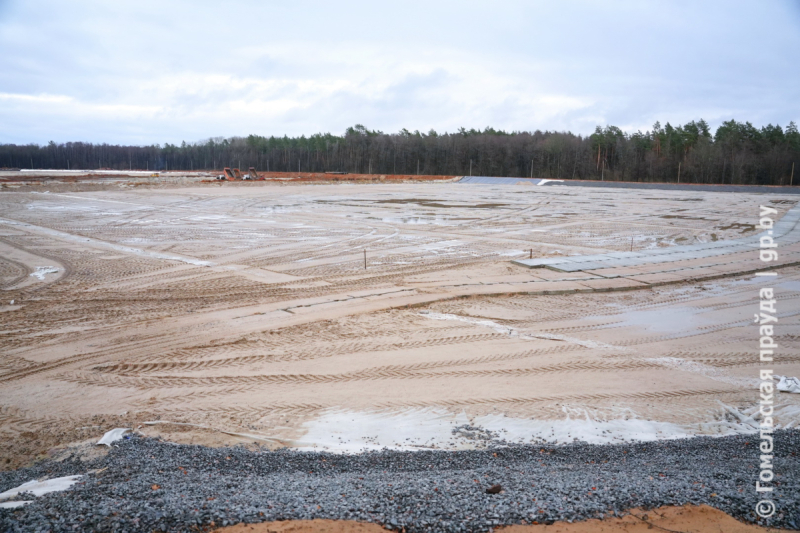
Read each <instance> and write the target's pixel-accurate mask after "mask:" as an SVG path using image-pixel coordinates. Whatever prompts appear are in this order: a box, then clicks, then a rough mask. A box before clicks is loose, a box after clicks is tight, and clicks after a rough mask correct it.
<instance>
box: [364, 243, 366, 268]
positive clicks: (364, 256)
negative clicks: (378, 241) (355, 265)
mask: <svg viewBox="0 0 800 533" xmlns="http://www.w3.org/2000/svg"><path fill="white" fill-rule="evenodd" d="M366 269H367V249H366V248H364V270H366Z"/></svg>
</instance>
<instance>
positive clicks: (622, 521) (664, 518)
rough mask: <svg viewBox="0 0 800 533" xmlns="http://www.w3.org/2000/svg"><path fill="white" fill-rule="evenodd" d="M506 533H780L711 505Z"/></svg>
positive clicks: (257, 531)
mask: <svg viewBox="0 0 800 533" xmlns="http://www.w3.org/2000/svg"><path fill="white" fill-rule="evenodd" d="M216 531H217V532H219V533H223V532H224V533H250V532H253V533H379V532H381V531H385V530H384V529H383V528H382V527H381V526H379V525H377V524H367V523H363V522H352V521H348V520H287V521H282V522H264V523H262V524H237V525H235V526H230V527H224V528H220V529H217V530H216ZM497 531H502V533H538V532H543V533H544V532H547V533H651V532H658V531H670V532H673V533H677V532H680V533H722V532H724V533H757V532H764V531H777V530H775V529H771V528H763V527H759V526H754V525H751V524H743V523H742V522H739V521H737V520H735V519H734V518H732V517H730V516H728V515H727V514H725V513H723V512H722V511H720V510H718V509H714V508H713V507H709V506H707V505H700V506H699V507H698V506H693V505H688V506H684V507H660V508H658V509H652V510H650V511H642V510H641V509H634V510H632V511H631V514H629V515H627V516H624V517H622V518H607V519H604V520H586V521H585V522H576V523H572V524H569V523H566V522H558V523H555V524H552V525H548V526H546V525H541V524H538V525H526V526H508V527H504V528H500V529H498V530H497Z"/></svg>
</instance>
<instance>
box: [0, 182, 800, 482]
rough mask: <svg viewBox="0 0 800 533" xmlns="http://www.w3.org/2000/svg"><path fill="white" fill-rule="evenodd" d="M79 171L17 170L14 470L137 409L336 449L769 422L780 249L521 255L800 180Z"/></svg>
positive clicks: (782, 202)
mask: <svg viewBox="0 0 800 533" xmlns="http://www.w3.org/2000/svg"><path fill="white" fill-rule="evenodd" d="M70 187H72V186H70V185H63V184H62V185H52V186H49V185H47V184H46V183H45V184H44V185H39V186H32V185H31V186H27V185H23V186H20V187H19V188H18V189H15V192H7V191H4V192H2V193H0V251H2V254H0V288H2V291H0V317H1V318H2V320H1V321H0V322H2V326H0V354H1V355H0V436H2V438H1V439H0V440H2V445H0V463H3V462H4V464H0V467H3V468H11V467H14V466H18V465H20V464H24V463H25V461H28V460H30V459H32V458H35V457H37V456H41V455H43V454H48V453H50V454H53V453H57V452H58V450H59V449H60V448H59V447H62V446H64V445H66V444H68V443H70V442H84V441H86V440H88V439H91V438H95V437H96V438H99V437H100V436H101V435H102V434H103V432H104V431H106V430H108V429H111V428H113V427H132V428H134V429H135V430H137V431H139V432H141V433H144V434H147V435H161V436H163V437H165V438H168V439H171V440H175V441H178V442H194V443H202V444H210V445H221V444H230V443H253V442H257V443H260V444H267V445H269V446H274V447H278V446H292V447H296V448H301V449H326V450H331V451H357V450H359V449H363V448H380V447H383V446H389V447H395V448H400V449H421V448H435V449H463V448H472V447H480V446H481V443H482V442H483V441H482V440H481V439H480V438H478V437H476V436H475V435H472V436H469V435H464V434H460V435H454V434H453V429H454V428H455V427H456V426H458V425H460V424H464V423H470V424H473V425H479V426H481V427H483V428H486V429H487V430H489V431H492V432H493V434H494V435H496V436H497V437H498V438H505V439H507V440H509V441H514V442H570V441H572V440H575V439H580V440H587V441H589V442H620V441H624V440H630V439H640V440H648V439H659V438H674V437H680V436H687V435H695V434H730V433H739V432H752V431H753V429H754V428H753V423H754V422H753V420H752V419H751V418H750V417H751V416H752V415H754V414H755V410H756V407H757V401H758V395H757V391H756V389H755V387H756V386H757V377H758V368H759V362H758V360H757V354H755V353H754V351H753V346H754V344H753V343H754V342H756V340H757V337H756V332H755V330H754V329H753V328H752V327H751V323H752V320H753V313H754V312H755V311H756V310H757V309H756V308H757V300H758V288H759V287H761V286H763V285H764V280H763V279H760V278H757V277H755V276H754V274H753V272H754V271H755V270H757V269H759V268H763V264H761V263H760V261H759V260H758V256H757V251H756V250H753V251H752V252H742V253H738V254H731V255H729V256H723V257H721V258H720V257H717V258H714V259H713V260H711V259H703V258H700V259H687V260H683V261H678V262H675V263H671V264H669V265H668V268H665V266H664V265H663V264H660V265H654V266H652V267H649V266H647V265H644V266H639V267H636V268H629V267H625V268H617V269H606V270H604V271H579V272H570V273H566V272H556V271H553V270H549V269H528V268H524V267H521V266H518V265H514V264H512V263H511V260H512V259H516V258H525V257H529V256H530V255H533V256H534V257H569V256H573V255H585V254H599V253H609V252H624V251H630V250H631V249H633V250H644V249H667V248H670V247H674V246H680V245H683V244H693V243H702V242H718V241H723V240H735V239H738V238H742V237H745V236H748V235H753V234H754V233H755V232H756V229H755V224H756V223H757V217H758V213H759V206H760V205H769V206H771V207H774V208H775V209H777V210H778V215H777V217H780V216H781V215H782V214H783V213H785V212H786V211H787V210H788V209H790V208H792V207H793V206H794V204H795V202H796V198H793V197H789V196H781V195H779V194H731V193H713V192H696V193H687V192H670V191H654V190H642V191H639V190H627V189H625V190H623V189H612V190H609V189H592V188H581V189H574V188H570V189H567V188H559V187H557V186H549V187H530V186H527V187H523V186H513V185H512V186H487V185H464V184H457V183H414V184H395V183H391V184H390V183H383V184H373V185H351V184H339V185H307V184H288V185H286V184H284V185H281V184H275V183H248V184H241V185H240V184H227V183H226V184H218V183H209V184H194V185H187V186H183V187H177V186H171V187H150V186H142V185H141V184H140V183H137V182H130V181H125V179H124V178H120V179H119V180H118V181H117V182H115V183H114V184H111V185H108V184H106V185H98V186H97V187H95V188H94V189H93V190H82V189H81V188H80V187H78V186H77V185H76V186H74V187H72V188H70ZM365 251H366V268H365V266H364V252H365ZM798 257H800V248H799V247H798V245H797V244H791V245H789V244H787V245H786V246H783V247H782V248H781V260H780V261H779V267H780V268H779V277H778V278H777V279H775V280H774V281H775V283H776V284H777V285H776V292H777V294H779V304H778V308H779V313H780V317H781V318H780V325H779V326H778V329H777V336H778V337H777V338H778V342H779V344H780V345H781V350H780V355H779V357H778V358H776V362H775V365H774V370H775V372H776V373H778V374H786V375H800V343H799V342H798V339H799V338H800V327H798V326H797V320H796V316H797V315H798V313H800V306H798V304H797V301H798V297H800V269H798V267H797V266H794V265H795V264H796V263H797V262H798V261H800V260H798ZM42 267H48V268H49V270H47V271H46V272H45V270H42V269H41V268H42ZM37 269H39V270H37ZM36 272H39V274H40V276H36V275H32V274H35V273H36ZM39 277H41V279H39ZM12 301H13V303H11V302H12ZM796 396H798V395H786V394H783V395H779V396H778V397H777V400H778V403H777V406H776V421H777V422H778V423H779V424H783V425H788V424H793V423H796V422H797V421H798V420H799V419H800V401H798V398H797V397H796ZM151 421H160V422H162V423H161V424H150V425H148V424H145V422H151ZM748 421H749V422H748ZM165 422H178V423H180V424H182V425H175V424H168V423H165Z"/></svg>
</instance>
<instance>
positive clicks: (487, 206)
mask: <svg viewBox="0 0 800 533" xmlns="http://www.w3.org/2000/svg"><path fill="white" fill-rule="evenodd" d="M443 201H444V200H423V199H420V198H392V199H389V200H375V201H374V203H376V204H417V205H422V206H425V207H442V208H450V207H453V208H459V207H460V208H464V209H493V208H495V207H505V206H507V205H509V204H498V203H489V204H471V205H470V204H461V205H458V204H443V203H441V202H443Z"/></svg>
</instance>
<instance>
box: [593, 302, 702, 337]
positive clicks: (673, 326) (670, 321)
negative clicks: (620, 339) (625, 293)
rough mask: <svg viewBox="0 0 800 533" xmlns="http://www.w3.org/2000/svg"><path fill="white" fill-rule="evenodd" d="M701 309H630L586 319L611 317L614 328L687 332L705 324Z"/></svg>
mask: <svg viewBox="0 0 800 533" xmlns="http://www.w3.org/2000/svg"><path fill="white" fill-rule="evenodd" d="M701 312H702V311H701V310H699V309H695V308H693V307H677V308H672V309H645V310H635V311H634V310H630V311H626V312H624V313H622V314H619V315H613V316H594V317H590V318H588V320H604V319H609V320H611V319H613V320H615V321H616V323H615V324H614V325H613V326H609V327H614V328H619V327H625V326H634V327H639V328H641V329H644V330H645V331H652V332H658V333H687V332H689V331H694V330H697V329H699V328H700V327H702V326H704V325H707V324H708V323H709V322H708V320H706V319H704V318H702V316H701V315H700V313H701Z"/></svg>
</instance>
